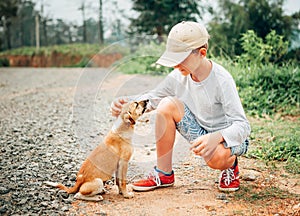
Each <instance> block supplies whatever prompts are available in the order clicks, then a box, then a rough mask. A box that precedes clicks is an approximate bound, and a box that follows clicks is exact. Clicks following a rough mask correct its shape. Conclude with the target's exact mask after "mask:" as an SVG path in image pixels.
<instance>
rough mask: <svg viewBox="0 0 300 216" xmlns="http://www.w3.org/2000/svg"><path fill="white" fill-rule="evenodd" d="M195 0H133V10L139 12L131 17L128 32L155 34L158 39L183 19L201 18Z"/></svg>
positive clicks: (198, 2) (198, 3)
mask: <svg viewBox="0 0 300 216" xmlns="http://www.w3.org/2000/svg"><path fill="white" fill-rule="evenodd" d="M200 2H201V1H197V0H133V8H132V9H133V10H135V11H136V12H138V13H139V15H138V17H137V18H132V19H131V25H130V30H131V31H130V33H131V34H134V33H139V34H140V33H145V34H150V35H157V36H158V38H159V39H160V40H162V36H163V35H165V34H167V33H168V32H169V30H170V28H171V27H172V26H173V25H175V24H176V23H178V22H180V21H183V20H193V21H196V20H197V19H201V14H200V10H199V5H200Z"/></svg>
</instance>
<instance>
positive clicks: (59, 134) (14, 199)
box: [0, 68, 161, 215]
mask: <svg viewBox="0 0 300 216" xmlns="http://www.w3.org/2000/svg"><path fill="white" fill-rule="evenodd" d="M160 79H161V78H160V77H148V76H133V75H123V74H119V73H116V72H110V71H109V70H107V69H99V68H85V69H61V68H51V69H37V68H7V69H4V68H2V69H0V135H1V139H0V144H1V146H0V148H1V162H0V167H1V168H0V169H1V177H0V214H1V215H65V214H66V212H68V210H69V208H70V207H71V203H72V201H73V196H71V195H70V196H68V195H67V194H66V193H64V192H60V191H58V190H57V189H55V188H54V189H53V188H49V187H46V186H45V185H43V182H44V181H48V180H52V181H53V180H54V181H61V182H63V183H64V184H66V185H67V186H70V185H73V183H74V181H75V178H76V173H77V171H78V169H79V167H80V165H81V163H82V161H83V160H84V159H85V157H86V155H87V154H88V153H89V151H90V150H91V149H92V148H94V147H95V146H96V145H97V143H99V142H100V141H101V139H102V138H103V136H104V135H105V134H106V133H107V132H108V130H109V129H110V127H111V125H112V122H113V118H112V117H111V116H110V115H109V105H110V103H111V101H112V99H113V98H114V97H116V96H119V95H132V94H137V93H138V92H143V91H146V90H148V89H151V88H152V87H153V85H155V84H157V82H158V81H159V80H160ZM150 130H152V129H151V128H150ZM140 138H142V137H140ZM137 139H138V138H137ZM149 143H150V144H149ZM144 146H146V147H145V148H144ZM140 150H141V151H140V152H142V153H145V152H146V154H147V155H148V156H149V155H153V153H152V154H151V151H152V152H153V151H155V146H154V145H153V140H150V141H149V142H148V143H144V144H143V148H140ZM137 152H139V151H137ZM136 160H137V159H136V157H135V161H136ZM131 167H132V166H131ZM131 169H132V168H131ZM129 175H131V176H133V173H132V172H131V173H129Z"/></svg>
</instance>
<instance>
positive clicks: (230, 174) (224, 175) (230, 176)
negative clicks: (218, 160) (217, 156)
mask: <svg viewBox="0 0 300 216" xmlns="http://www.w3.org/2000/svg"><path fill="white" fill-rule="evenodd" d="M220 177H221V179H224V184H225V185H226V186H228V185H230V183H231V182H232V181H233V180H235V176H234V169H230V168H229V169H226V170H223V171H222V172H221V176H220Z"/></svg>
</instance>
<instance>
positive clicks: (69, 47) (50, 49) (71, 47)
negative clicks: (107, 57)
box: [0, 43, 127, 56]
mask: <svg viewBox="0 0 300 216" xmlns="http://www.w3.org/2000/svg"><path fill="white" fill-rule="evenodd" d="M105 48H106V47H105V45H102V46H100V45H95V44H82V43H77V44H63V45H55V46H45V47H41V48H40V49H39V50H38V51H37V50H36V48H35V47H21V48H17V49H12V50H7V51H4V52H0V56H1V55H2V56H3V55H27V56H33V55H51V54H52V53H54V52H56V53H62V54H69V55H72V56H91V55H95V54H96V53H98V52H99V51H101V53H112V52H115V51H116V50H118V52H119V53H126V52H127V51H126V49H125V48H123V47H121V46H118V47H117V48H116V47H114V49H115V50H110V49H105Z"/></svg>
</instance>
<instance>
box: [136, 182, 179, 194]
mask: <svg viewBox="0 0 300 216" xmlns="http://www.w3.org/2000/svg"><path fill="white" fill-rule="evenodd" d="M173 185H174V183H172V184H164V185H160V186H152V187H142V186H134V185H132V189H133V190H134V191H140V192H145V191H151V190H155V189H157V188H165V187H171V186H173Z"/></svg>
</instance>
